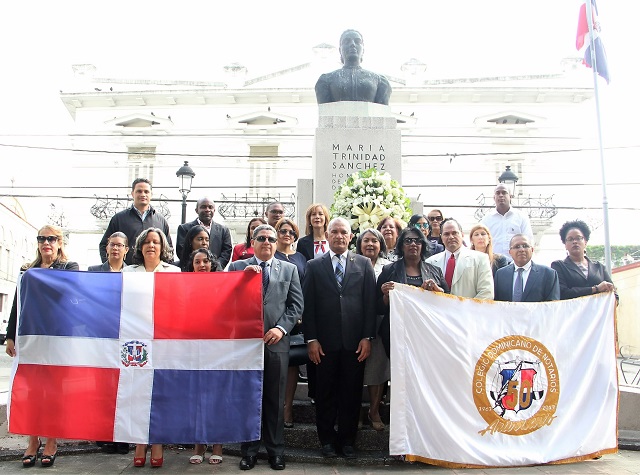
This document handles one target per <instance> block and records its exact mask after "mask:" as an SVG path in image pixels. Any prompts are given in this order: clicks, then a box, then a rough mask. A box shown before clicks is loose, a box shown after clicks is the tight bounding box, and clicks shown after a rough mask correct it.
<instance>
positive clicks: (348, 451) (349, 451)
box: [342, 445, 358, 459]
mask: <svg viewBox="0 0 640 475" xmlns="http://www.w3.org/2000/svg"><path fill="white" fill-rule="evenodd" d="M342 455H343V456H344V458H346V459H356V458H358V457H357V455H356V450H355V449H354V448H353V446H351V445H343V446H342Z"/></svg>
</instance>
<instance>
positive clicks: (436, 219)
mask: <svg viewBox="0 0 640 475" xmlns="http://www.w3.org/2000/svg"><path fill="white" fill-rule="evenodd" d="M443 219H444V218H443V217H442V216H429V221H431V222H433V221H442V220H443Z"/></svg>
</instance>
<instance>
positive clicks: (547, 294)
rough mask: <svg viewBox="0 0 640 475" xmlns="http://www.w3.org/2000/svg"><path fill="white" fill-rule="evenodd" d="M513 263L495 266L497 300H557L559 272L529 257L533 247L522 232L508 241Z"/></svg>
mask: <svg viewBox="0 0 640 475" xmlns="http://www.w3.org/2000/svg"><path fill="white" fill-rule="evenodd" d="M509 254H511V258H512V259H513V262H512V263H511V264H509V265H508V266H507V267H503V268H502V269H498V272H496V277H495V293H496V300H502V301H506V302H549V301H551V300H560V283H559V281H558V274H557V272H556V271H555V270H553V269H552V268H551V267H547V266H543V265H540V264H536V263H534V262H533V261H532V260H531V256H532V255H533V246H532V245H531V242H530V241H529V238H528V237H527V236H526V235H524V234H516V235H515V236H513V237H512V238H511V241H510V243H509Z"/></svg>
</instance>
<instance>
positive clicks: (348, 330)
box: [302, 218, 376, 458]
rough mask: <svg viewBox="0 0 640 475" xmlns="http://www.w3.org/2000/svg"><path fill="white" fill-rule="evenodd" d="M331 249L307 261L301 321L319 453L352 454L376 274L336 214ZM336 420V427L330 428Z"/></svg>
mask: <svg viewBox="0 0 640 475" xmlns="http://www.w3.org/2000/svg"><path fill="white" fill-rule="evenodd" d="M325 234H326V237H327V240H328V244H329V252H327V253H326V254H325V255H324V256H322V257H321V258H318V259H313V260H311V261H309V262H308V263H307V270H306V272H305V279H304V286H303V292H304V301H305V308H304V315H303V317H302V322H303V326H304V336H305V339H306V340H307V349H308V352H309V358H310V359H311V361H312V363H315V365H316V371H317V377H316V425H317V429H318V437H319V439H320V444H321V445H322V455H323V456H325V457H335V456H336V450H339V451H341V452H342V455H344V456H345V457H346V458H356V453H355V450H354V444H355V438H356V434H357V431H358V418H359V416H360V404H361V399H362V381H363V377H364V362H365V360H366V359H367V357H368V356H369V353H370V351H371V341H370V340H372V339H373V338H374V336H375V333H376V312H375V291H376V278H375V274H374V272H373V266H372V265H371V261H370V260H369V259H368V258H366V257H364V256H360V255H357V254H354V253H353V252H350V251H348V246H349V242H350V241H351V238H352V234H351V227H350V226H349V222H348V221H347V220H346V219H344V218H334V219H332V220H331V222H330V223H329V226H328V228H327V232H326V233H325ZM336 420H337V422H338V430H337V432H336V430H335V429H334V424H335V422H336Z"/></svg>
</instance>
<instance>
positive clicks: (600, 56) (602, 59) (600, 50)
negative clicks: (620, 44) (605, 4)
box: [576, 0, 611, 84]
mask: <svg viewBox="0 0 640 475" xmlns="http://www.w3.org/2000/svg"><path fill="white" fill-rule="evenodd" d="M587 4H588V6H589V7H590V9H591V19H592V23H591V29H592V31H593V35H594V36H593V46H594V50H595V58H596V64H595V69H596V72H597V73H598V74H599V75H600V76H602V77H603V78H604V79H605V80H606V81H607V84H609V81H610V80H611V77H610V76H609V65H608V64H607V53H606V51H605V49H604V43H603V42H602V38H600V22H599V21H598V7H597V5H596V0H585V1H584V2H583V3H582V5H581V6H580V12H579V14H578V31H577V33H576V49H577V50H578V51H581V50H583V49H584V59H583V61H582V62H583V63H584V64H585V65H587V66H588V67H590V68H593V67H594V65H593V64H592V63H593V61H592V58H591V41H590V39H589V19H588V15H587ZM585 45H586V47H585Z"/></svg>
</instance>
